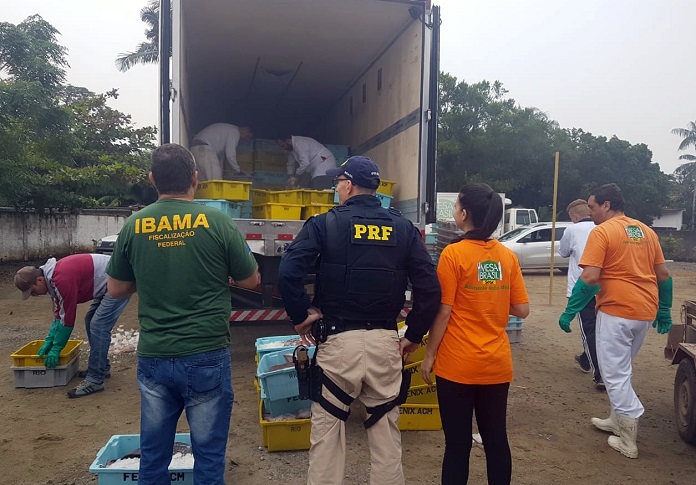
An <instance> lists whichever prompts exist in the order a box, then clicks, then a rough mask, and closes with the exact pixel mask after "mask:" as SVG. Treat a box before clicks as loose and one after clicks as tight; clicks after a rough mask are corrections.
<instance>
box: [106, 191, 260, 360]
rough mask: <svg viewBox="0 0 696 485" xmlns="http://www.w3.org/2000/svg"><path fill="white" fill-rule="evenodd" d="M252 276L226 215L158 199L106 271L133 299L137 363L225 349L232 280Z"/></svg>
mask: <svg viewBox="0 0 696 485" xmlns="http://www.w3.org/2000/svg"><path fill="white" fill-rule="evenodd" d="M255 270H256V260H255V259H254V257H253V255H252V254H251V251H250V250H249V247H248V246H247V244H246V241H245V240H244V238H243V237H242V235H241V234H240V233H239V231H238V230H237V226H236V225H235V223H234V222H233V221H232V219H230V217H229V216H228V215H227V214H224V213H223V212H221V211H219V210H217V209H214V208H211V207H206V206H203V205H201V204H197V203H195V202H189V201H186V200H179V199H162V200H158V201H157V202H155V203H154V204H151V205H149V206H147V207H145V208H144V209H142V210H140V211H138V212H136V213H135V214H133V215H131V216H130V217H129V218H128V220H127V221H126V223H125V224H124V226H123V229H121V232H120V233H119V235H118V240H117V242H116V246H115V248H114V253H113V256H112V257H111V261H110V263H109V266H108V268H107V273H108V274H109V276H111V277H112V278H115V279H117V280H122V281H134V282H135V284H136V287H137V292H138V317H139V320H140V339H139V342H138V355H140V356H143V357H180V356H185V355H192V354H198V353H202V352H209V351H213V350H217V349H221V348H223V347H225V346H227V345H228V344H229V341H230V337H229V317H230V311H231V302H230V291H229V278H228V277H232V279H233V280H243V279H245V278H248V277H249V276H251V275H252V273H253V272H254V271H255Z"/></svg>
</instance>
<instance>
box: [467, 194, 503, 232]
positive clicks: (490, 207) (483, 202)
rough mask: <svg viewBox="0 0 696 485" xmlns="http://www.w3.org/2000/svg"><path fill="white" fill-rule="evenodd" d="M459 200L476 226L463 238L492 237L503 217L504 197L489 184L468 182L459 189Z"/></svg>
mask: <svg viewBox="0 0 696 485" xmlns="http://www.w3.org/2000/svg"><path fill="white" fill-rule="evenodd" d="M457 200H458V201H459V205H460V206H461V208H462V209H466V211H467V212H468V213H469V214H470V215H471V221H472V222H473V223H474V227H475V229H474V230H473V231H469V232H467V233H466V234H465V235H464V237H463V239H478V240H481V241H485V240H486V239H490V237H491V235H492V234H493V233H494V232H495V230H496V229H497V228H498V224H499V223H500V219H502V217H503V199H502V198H501V197H500V196H499V195H498V194H497V193H496V192H495V191H494V190H493V189H492V188H491V187H490V186H489V185H487V184H467V185H464V186H463V187H462V188H461V189H460V190H459V195H458V196H457Z"/></svg>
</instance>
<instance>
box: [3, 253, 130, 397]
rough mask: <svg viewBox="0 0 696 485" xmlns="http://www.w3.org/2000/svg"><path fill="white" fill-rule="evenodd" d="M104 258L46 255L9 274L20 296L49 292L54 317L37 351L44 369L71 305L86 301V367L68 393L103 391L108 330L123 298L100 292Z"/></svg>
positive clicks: (67, 331) (56, 349) (68, 330)
mask: <svg viewBox="0 0 696 485" xmlns="http://www.w3.org/2000/svg"><path fill="white" fill-rule="evenodd" d="M108 262H109V256H106V255H103V254H74V255H72V256H67V257H65V258H62V259H61V260H59V261H56V259H55V258H51V259H49V260H48V261H46V264H44V265H43V266H41V267H39V268H36V267H34V266H25V267H23V268H22V269H20V270H19V271H17V274H16V275H15V277H14V282H15V286H16V287H17V288H18V289H19V290H20V291H21V292H22V297H23V298H24V299H25V300H26V299H27V298H29V297H30V296H40V295H45V294H49V295H50V296H51V300H52V302H53V314H54V320H53V324H52V325H51V329H50V330H49V332H48V335H47V336H46V340H45V341H44V344H43V346H41V348H40V349H39V352H38V354H39V355H40V356H41V357H43V356H45V357H46V359H45V365H46V367H48V368H51V367H55V366H57V365H58V359H59V357H60V352H61V351H62V350H63V348H64V347H65V345H66V344H67V343H68V339H70V335H71V334H72V331H73V328H74V327H75V317H76V313H77V305H78V304H79V303H85V302H88V301H91V302H92V304H91V305H90V307H89V310H87V314H86V315H85V329H86V330H87V339H88V341H89V361H88V364H87V371H86V372H85V371H81V372H79V373H78V375H79V376H80V377H83V378H84V380H83V381H82V382H80V384H78V386H77V387H76V388H75V389H72V390H70V391H68V397H70V398H77V397H84V396H89V395H90V394H94V393H95V392H100V391H103V390H104V379H105V378H107V377H110V376H111V371H110V364H109V355H108V354H109V346H110V345H111V330H112V329H113V328H114V325H115V324H116V320H118V317H119V316H121V313H122V312H123V309H124V308H125V307H126V304H127V303H128V300H129V297H126V298H112V297H111V296H110V295H109V294H108V293H107V292H106V281H107V275H106V265H107V263H108Z"/></svg>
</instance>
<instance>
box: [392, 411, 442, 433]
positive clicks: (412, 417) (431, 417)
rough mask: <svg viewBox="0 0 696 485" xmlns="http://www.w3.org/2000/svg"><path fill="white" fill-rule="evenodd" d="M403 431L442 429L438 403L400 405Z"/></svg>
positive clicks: (400, 427) (400, 421)
mask: <svg viewBox="0 0 696 485" xmlns="http://www.w3.org/2000/svg"><path fill="white" fill-rule="evenodd" d="M399 429H400V430H401V431H437V430H438V429H442V420H441V419H440V406H438V405H436V404H402V405H401V406H400V407H399Z"/></svg>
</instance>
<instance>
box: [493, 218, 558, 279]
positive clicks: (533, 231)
mask: <svg viewBox="0 0 696 485" xmlns="http://www.w3.org/2000/svg"><path fill="white" fill-rule="evenodd" d="M571 224H572V222H557V223H556V243H555V244H554V249H555V254H554V259H553V267H554V268H556V269H559V270H561V271H563V272H564V273H566V272H567V271H568V258H563V257H561V255H560V254H558V248H559V246H560V244H559V243H558V241H560V240H561V237H562V236H563V231H565V228H566V227H568V226H570V225H571ZM498 241H500V242H501V243H503V244H504V245H505V246H506V247H508V248H510V249H511V250H512V251H513V252H514V253H515V254H516V255H517V259H519V261H520V267H521V268H522V269H549V268H550V267H551V223H550V222H539V223H537V224H532V225H529V226H524V227H518V228H517V229H513V230H512V231H510V232H506V233H505V234H503V235H502V236H500V237H499V238H498Z"/></svg>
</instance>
